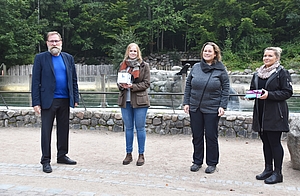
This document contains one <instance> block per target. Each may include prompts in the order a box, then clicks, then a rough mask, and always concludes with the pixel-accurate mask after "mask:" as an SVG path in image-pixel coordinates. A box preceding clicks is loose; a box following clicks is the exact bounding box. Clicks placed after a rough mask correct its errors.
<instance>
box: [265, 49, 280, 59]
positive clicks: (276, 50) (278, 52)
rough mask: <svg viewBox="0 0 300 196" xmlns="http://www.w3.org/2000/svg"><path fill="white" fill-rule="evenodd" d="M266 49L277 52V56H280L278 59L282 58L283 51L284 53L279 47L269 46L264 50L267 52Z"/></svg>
mask: <svg viewBox="0 0 300 196" xmlns="http://www.w3.org/2000/svg"><path fill="white" fill-rule="evenodd" d="M266 50H272V51H273V52H274V53H275V56H276V57H277V58H278V61H279V60H280V57H281V53H282V49H281V48H279V47H267V48H266V49H265V50H264V52H266Z"/></svg>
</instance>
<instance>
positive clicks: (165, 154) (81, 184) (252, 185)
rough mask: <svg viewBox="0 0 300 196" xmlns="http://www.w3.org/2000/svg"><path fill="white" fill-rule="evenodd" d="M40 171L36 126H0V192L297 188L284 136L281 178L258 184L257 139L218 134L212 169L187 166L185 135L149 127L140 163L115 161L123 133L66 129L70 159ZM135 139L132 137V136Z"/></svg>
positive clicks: (294, 191) (88, 195) (81, 194)
mask: <svg viewBox="0 0 300 196" xmlns="http://www.w3.org/2000/svg"><path fill="white" fill-rule="evenodd" d="M55 136H56V135H55V130H54V133H53V139H52V163H51V165H52V168H53V172H52V173H50V174H46V173H44V172H42V167H41V165H40V164H39V159H40V132H39V129H37V128H0V139H1V142H0V149H1V150H0V195H1V196H3V195H9V196H10V195H18V196H31V195H55V196H71V195H72V196H74V195H77V196H98V195H100V196H112V195H119V196H125V195H143V196H147V195H172V196H173V195H175V196H176V195H272V196H273V195H300V183H299V182H300V171H297V170H293V169H292V168H291V163H290V161H289V160H290V157H289V152H288V150H287V147H286V143H285V142H283V145H284V148H285V158H284V166H283V175H284V182H283V183H279V184H275V185H265V184H264V183H263V181H257V180H255V175H256V174H257V173H260V172H261V170H262V167H263V162H262V149H261V148H262V146H261V142H260V141H259V140H245V139H236V138H220V164H219V165H218V171H217V172H215V173H214V174H205V173H204V170H205V168H206V165H205V164H204V165H203V167H202V168H201V169H200V170H199V171H198V172H195V173H194V172H190V171H189V166H190V165H191V156H192V145H191V137H190V136H187V135H174V136H170V135H165V136H161V135H155V134H148V135H147V142H146V153H145V159H146V163H145V165H144V166H142V167H137V166H136V165H135V162H136V158H137V152H136V143H135V146H134V148H135V151H134V152H133V154H134V162H132V163H131V164H129V165H127V166H123V165H122V160H123V158H124V156H125V152H124V151H125V148H124V146H125V141H124V133H113V132H104V131H84V130H71V133H70V151H69V157H70V158H72V159H74V160H76V161H77V162H78V164H77V165H75V166H74V165H72V166H70V165H62V164H57V163H56V161H55V160H56V157H55V154H56V149H55V143H56V139H55ZM135 142H136V140H135Z"/></svg>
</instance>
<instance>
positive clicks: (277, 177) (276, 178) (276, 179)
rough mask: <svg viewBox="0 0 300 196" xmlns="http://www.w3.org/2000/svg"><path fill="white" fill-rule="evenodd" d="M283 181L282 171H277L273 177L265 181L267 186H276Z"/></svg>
mask: <svg viewBox="0 0 300 196" xmlns="http://www.w3.org/2000/svg"><path fill="white" fill-rule="evenodd" d="M282 181H283V176H282V174H281V171H276V170H275V171H274V172H273V173H272V175H271V176H270V177H269V178H267V179H265V183H266V184H276V183H279V182H282Z"/></svg>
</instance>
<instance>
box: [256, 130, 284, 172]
mask: <svg viewBox="0 0 300 196" xmlns="http://www.w3.org/2000/svg"><path fill="white" fill-rule="evenodd" d="M281 135H282V132H281V131H264V132H263V133H261V134H260V138H261V140H262V143H263V153H264V159H265V164H268V165H273V160H274V166H275V170H278V171H281V169H282V162H283V155H284V151H283V148H282V145H281Z"/></svg>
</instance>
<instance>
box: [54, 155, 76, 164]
mask: <svg viewBox="0 0 300 196" xmlns="http://www.w3.org/2000/svg"><path fill="white" fill-rule="evenodd" d="M57 163H61V164H68V165H76V164H77V162H76V161H73V160H72V159H70V158H69V157H67V156H63V157H61V158H59V159H57Z"/></svg>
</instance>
